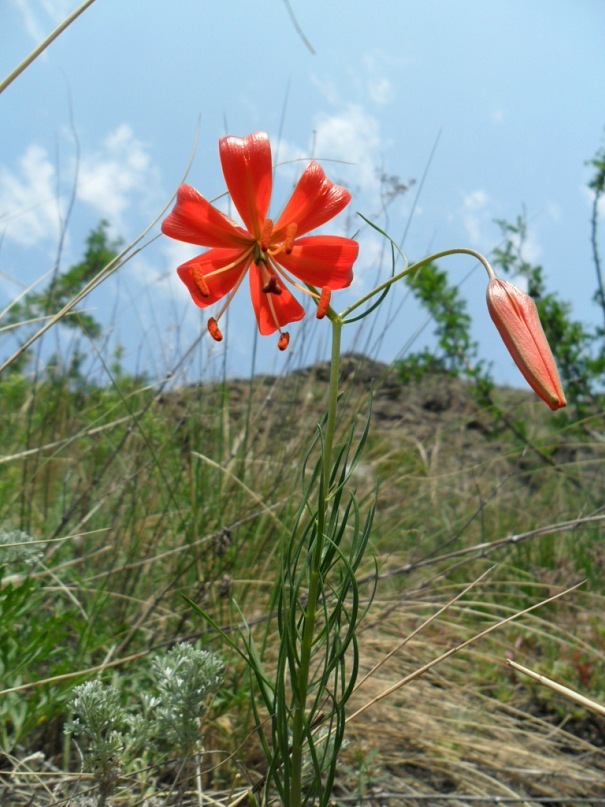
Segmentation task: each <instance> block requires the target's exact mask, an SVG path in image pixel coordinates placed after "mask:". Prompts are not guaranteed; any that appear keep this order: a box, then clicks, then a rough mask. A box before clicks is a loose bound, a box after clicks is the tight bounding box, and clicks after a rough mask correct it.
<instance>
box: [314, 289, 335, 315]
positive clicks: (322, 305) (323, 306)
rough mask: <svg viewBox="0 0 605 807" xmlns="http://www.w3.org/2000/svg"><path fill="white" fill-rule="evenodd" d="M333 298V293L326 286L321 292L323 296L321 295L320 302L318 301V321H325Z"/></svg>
mask: <svg viewBox="0 0 605 807" xmlns="http://www.w3.org/2000/svg"><path fill="white" fill-rule="evenodd" d="M331 297H332V292H331V291H330V289H329V288H328V287H327V286H324V287H323V289H322V290H321V294H320V295H319V300H318V301H317V312H316V314H315V316H316V317H317V319H323V318H324V317H325V315H326V314H327V313H328V308H329V307H330V298H331Z"/></svg>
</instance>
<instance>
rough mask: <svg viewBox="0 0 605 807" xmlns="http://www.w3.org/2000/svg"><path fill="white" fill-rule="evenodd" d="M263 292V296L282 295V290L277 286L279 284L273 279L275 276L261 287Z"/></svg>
mask: <svg viewBox="0 0 605 807" xmlns="http://www.w3.org/2000/svg"><path fill="white" fill-rule="evenodd" d="M263 291H264V292H265V294H281V293H282V288H281V286H280V285H279V283H278V282H277V278H276V277H275V275H271V277H270V278H269V280H268V281H267V282H266V283H265V285H264V286H263Z"/></svg>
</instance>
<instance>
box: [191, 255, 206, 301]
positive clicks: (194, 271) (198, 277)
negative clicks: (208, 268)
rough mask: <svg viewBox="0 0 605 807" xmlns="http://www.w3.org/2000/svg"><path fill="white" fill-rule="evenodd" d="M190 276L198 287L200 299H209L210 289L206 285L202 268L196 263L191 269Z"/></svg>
mask: <svg viewBox="0 0 605 807" xmlns="http://www.w3.org/2000/svg"><path fill="white" fill-rule="evenodd" d="M191 276H192V277H193V280H194V282H195V285H196V286H197V287H198V289H199V292H200V294H201V295H202V297H210V289H209V288H208V284H207V283H206V278H205V276H204V272H203V270H202V267H201V266H200V265H199V264H198V263H196V264H195V265H194V266H192V267H191Z"/></svg>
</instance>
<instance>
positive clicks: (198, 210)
mask: <svg viewBox="0 0 605 807" xmlns="http://www.w3.org/2000/svg"><path fill="white" fill-rule="evenodd" d="M162 232H163V233H164V235H168V236H170V238H176V240H177V241H185V242H186V243H188V244H197V245H198V246H200V247H231V248H234V247H235V248H237V247H238V246H241V245H243V244H246V243H248V242H249V241H250V236H249V234H248V233H247V232H246V231H245V230H243V229H242V228H241V227H238V225H237V224H236V223H235V222H234V221H232V220H231V219H230V218H229V216H226V215H225V214H224V213H221V211H220V210H217V209H216V207H214V206H213V205H211V204H210V202H209V201H208V200H207V199H204V197H203V196H202V195H201V194H199V193H198V192H197V191H196V190H195V188H192V187H191V186H190V185H181V187H180V188H179V190H178V192H177V196H176V204H175V205H174V208H173V210H172V213H170V214H169V215H168V216H166V218H165V219H164V221H163V222H162Z"/></svg>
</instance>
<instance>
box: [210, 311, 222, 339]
mask: <svg viewBox="0 0 605 807" xmlns="http://www.w3.org/2000/svg"><path fill="white" fill-rule="evenodd" d="M208 333H209V334H210V336H211V337H212V338H213V339H214V341H215V342H222V340H223V334H222V333H221V331H220V328H219V327H218V325H217V323H216V320H215V319H214V317H210V319H209V320H208Z"/></svg>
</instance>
